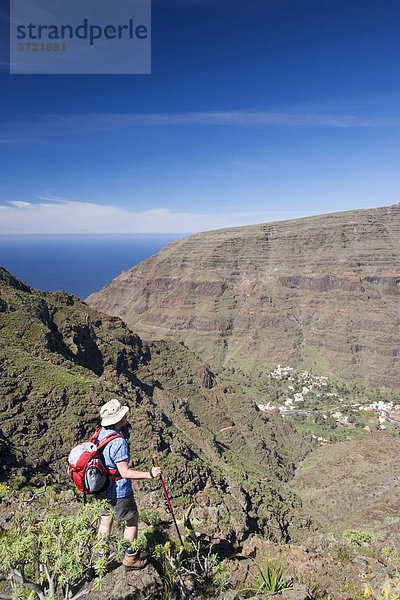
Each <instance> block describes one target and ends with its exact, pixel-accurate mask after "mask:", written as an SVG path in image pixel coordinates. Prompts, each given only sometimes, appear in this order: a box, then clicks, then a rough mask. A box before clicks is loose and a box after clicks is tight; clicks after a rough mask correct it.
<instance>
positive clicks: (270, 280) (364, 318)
mask: <svg viewBox="0 0 400 600" xmlns="http://www.w3.org/2000/svg"><path fill="white" fill-rule="evenodd" d="M87 302H88V304H90V305H91V306H92V307H95V308H96V309H98V310H101V311H103V312H105V313H108V314H110V315H116V316H120V317H121V318H122V319H123V320H124V321H125V322H126V323H127V324H128V326H129V327H131V328H132V329H133V330H134V331H136V332H138V333H139V335H141V336H142V337H144V338H145V339H149V340H155V339H162V338H164V339H165V338H168V337H171V338H174V339H176V340H181V341H183V342H184V343H185V344H187V346H188V347H189V348H190V349H192V350H194V351H195V352H196V353H198V354H200V355H201V356H202V357H203V358H206V359H207V361H209V362H211V363H212V364H213V365H214V364H220V365H221V364H225V365H226V364H233V365H239V366H241V367H242V368H243V369H244V370H250V369H251V368H252V367H253V366H255V365H257V366H261V367H263V366H265V367H268V366H270V365H273V364H276V363H284V364H291V365H293V366H300V365H301V366H307V367H316V368H317V370H320V371H324V373H325V374H338V375H340V376H343V377H345V378H347V379H363V380H367V381H369V382H370V383H372V384H375V385H378V386H387V387H392V388H393V387H396V386H397V385H398V384H399V383H400V369H399V365H400V363H399V360H400V359H399V356H400V329H399V325H400V205H395V206H390V207H384V208H376V209H371V210H359V211H350V212H344V213H336V214H329V215H322V216H317V217H310V218H306V219H298V220H292V221H282V222H278V223H267V224H262V225H255V226H250V227H239V228H233V229H224V230H217V231H210V232H205V233H199V234H196V235H193V236H191V237H189V238H187V239H184V240H177V241H176V242H173V243H171V244H169V245H167V246H166V247H165V248H163V249H162V250H161V251H160V252H159V253H158V254H157V255H155V256H152V257H151V258H149V259H147V260H145V261H144V262H142V263H140V264H139V265H137V266H136V267H133V268H132V269H130V270H129V271H126V272H124V273H122V274H121V275H120V276H119V277H117V278H116V279H114V280H113V282H112V283H111V284H110V285H108V286H106V287H105V288H103V289H102V290H101V291H100V292H98V293H96V294H92V295H91V296H89V298H88V299H87Z"/></svg>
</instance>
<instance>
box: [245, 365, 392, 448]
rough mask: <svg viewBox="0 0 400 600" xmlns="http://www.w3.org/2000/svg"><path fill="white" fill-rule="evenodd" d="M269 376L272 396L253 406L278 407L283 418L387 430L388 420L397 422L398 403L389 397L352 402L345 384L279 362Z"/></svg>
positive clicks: (317, 437)
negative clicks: (308, 419)
mask: <svg viewBox="0 0 400 600" xmlns="http://www.w3.org/2000/svg"><path fill="white" fill-rule="evenodd" d="M269 379H270V381H271V384H272V387H273V389H274V390H275V398H274V400H268V401H267V402H266V404H263V403H260V402H257V403H256V408H257V409H258V410H259V411H261V412H268V411H273V410H277V411H279V412H280V414H281V415H282V417H285V416H288V415H295V416H296V415H297V416H298V415H303V416H304V417H312V418H313V419H314V420H317V422H319V423H320V424H323V421H325V422H326V426H329V427H330V429H332V423H333V424H334V425H333V426H334V427H335V426H342V427H345V426H350V427H354V426H355V425H356V424H357V425H358V427H361V426H362V427H363V428H364V429H366V430H367V431H370V430H371V428H375V429H376V428H379V429H386V428H387V426H388V424H389V423H400V404H395V403H394V402H393V401H392V400H387V401H385V400H382V399H373V400H371V399H370V398H367V397H366V396H365V395H363V396H361V397H357V401H355V399H354V393H351V391H350V390H349V389H347V388H346V387H345V386H336V385H335V384H334V383H333V382H331V381H330V380H329V378H328V377H326V376H322V375H313V374H312V373H310V372H309V371H303V372H297V371H295V369H294V368H293V367H290V366H281V365H278V366H277V367H276V369H274V370H273V371H271V372H270V373H269ZM338 388H339V389H340V391H339V389H338ZM276 390H278V391H276ZM359 396H360V394H359ZM365 417H368V418H367V419H366V418H365ZM321 419H322V420H323V421H321ZM312 437H313V438H314V439H316V440H317V441H319V442H321V443H327V442H328V441H329V440H328V439H326V438H325V437H323V436H322V435H315V434H312Z"/></svg>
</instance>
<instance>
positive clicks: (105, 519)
mask: <svg viewBox="0 0 400 600" xmlns="http://www.w3.org/2000/svg"><path fill="white" fill-rule="evenodd" d="M112 525H113V520H112V517H109V516H105V515H102V516H101V518H100V525H99V529H98V533H97V536H98V540H99V556H100V555H102V554H103V553H104V552H106V550H107V548H105V543H104V540H105V538H106V537H107V536H108V535H110V533H111V529H112Z"/></svg>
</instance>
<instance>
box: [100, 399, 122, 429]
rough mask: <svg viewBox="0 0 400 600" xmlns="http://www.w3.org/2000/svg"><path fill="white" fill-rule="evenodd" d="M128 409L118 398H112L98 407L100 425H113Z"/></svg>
mask: <svg viewBox="0 0 400 600" xmlns="http://www.w3.org/2000/svg"><path fill="white" fill-rule="evenodd" d="M128 411H129V407H128V406H122V404H121V403H120V401H119V400H117V399H116V398H113V399H112V400H110V401H109V402H107V403H106V404H103V406H102V407H101V409H100V416H101V425H102V427H107V425H115V424H116V423H119V422H120V421H121V420H122V419H123V418H124V416H125V415H126V413H127V412H128Z"/></svg>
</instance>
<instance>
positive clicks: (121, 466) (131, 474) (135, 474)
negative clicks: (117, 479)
mask: <svg viewBox="0 0 400 600" xmlns="http://www.w3.org/2000/svg"><path fill="white" fill-rule="evenodd" d="M116 465H117V469H118V472H119V474H120V475H121V477H123V478H124V479H152V476H151V475H150V471H134V470H133V469H130V468H129V464H128V461H127V460H122V461H121V462H117V463H116ZM161 471H162V469H161V467H151V473H152V474H153V477H158V476H159V475H161Z"/></svg>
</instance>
